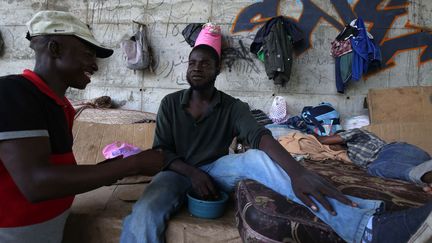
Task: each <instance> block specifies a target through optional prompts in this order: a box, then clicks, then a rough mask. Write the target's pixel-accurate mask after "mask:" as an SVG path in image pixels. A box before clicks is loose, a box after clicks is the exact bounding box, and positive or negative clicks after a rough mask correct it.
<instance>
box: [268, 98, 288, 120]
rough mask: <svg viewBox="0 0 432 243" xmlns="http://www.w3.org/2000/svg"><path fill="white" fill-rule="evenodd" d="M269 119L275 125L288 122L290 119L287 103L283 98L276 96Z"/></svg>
mask: <svg viewBox="0 0 432 243" xmlns="http://www.w3.org/2000/svg"><path fill="white" fill-rule="evenodd" d="M269 118H270V119H271V120H272V121H273V123H275V124H282V123H284V122H286V121H287V120H288V118H289V115H288V109H287V102H286V101H285V98H284V97H282V96H276V97H275V98H274V100H273V103H272V106H271V108H270V114H269Z"/></svg>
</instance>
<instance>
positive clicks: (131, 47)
mask: <svg viewBox="0 0 432 243" xmlns="http://www.w3.org/2000/svg"><path fill="white" fill-rule="evenodd" d="M120 47H121V49H122V50H123V53H124V55H125V56H126V61H127V67H128V68H129V69H133V70H144V69H147V68H151V63H152V62H151V55H150V48H149V45H148V41H147V33H146V27H145V26H144V25H140V28H139V30H138V31H137V32H136V33H135V35H134V36H132V37H131V38H130V39H129V40H125V41H122V42H121V43H120Z"/></svg>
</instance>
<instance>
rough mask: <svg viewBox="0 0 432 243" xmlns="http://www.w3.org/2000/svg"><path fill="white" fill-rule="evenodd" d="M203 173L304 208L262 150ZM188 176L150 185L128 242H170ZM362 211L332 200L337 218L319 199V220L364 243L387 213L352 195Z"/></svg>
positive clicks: (131, 220) (166, 176)
mask: <svg viewBox="0 0 432 243" xmlns="http://www.w3.org/2000/svg"><path fill="white" fill-rule="evenodd" d="M201 169H202V170H203V171H205V172H207V173H208V174H209V175H210V176H211V177H212V178H213V179H214V181H215V183H217V185H218V186H219V188H221V189H222V190H224V191H227V192H230V191H233V190H234V188H235V185H236V184H237V182H238V181H239V180H242V179H253V180H256V181H258V182H260V183H262V184H264V185H265V186H267V187H269V188H272V189H273V190H275V191H276V192H278V193H280V194H282V195H284V196H286V197H287V198H289V199H290V200H292V201H294V202H297V203H300V204H302V205H304V204H303V203H302V202H301V201H300V200H299V199H298V198H297V196H296V195H295V194H294V192H293V189H292V187H291V180H290V177H289V176H288V175H287V174H286V172H285V171H284V170H283V169H282V168H281V167H280V166H279V165H278V164H277V163H275V162H274V161H273V160H272V159H271V158H270V157H268V156H267V154H265V153H264V152H262V151H260V150H255V149H250V150H248V151H247V152H245V153H242V154H230V155H226V156H223V157H221V158H219V159H218V160H216V161H215V162H213V163H211V164H208V165H204V166H202V167H201ZM190 187H191V182H190V180H189V179H188V178H186V177H184V176H182V175H180V174H178V173H175V172H172V171H163V172H160V173H159V174H157V175H156V176H155V177H154V178H153V180H152V182H151V183H150V184H149V185H148V186H147V188H146V190H145V191H144V193H143V195H142V196H141V198H140V199H139V200H138V201H137V202H136V204H135V205H134V207H133V211H132V213H131V214H130V215H129V216H127V217H126V218H125V220H124V222H123V231H122V235H121V239H120V241H121V242H122V243H135V242H148V243H157V242H164V240H165V228H166V223H167V221H168V220H169V218H170V216H171V215H172V214H173V213H174V212H176V211H177V210H178V209H179V208H180V206H181V205H182V203H183V202H184V200H185V195H186V192H187V191H188V190H189V189H190ZM349 198H350V199H351V200H353V201H354V202H356V203H357V204H358V205H359V206H358V207H351V206H348V205H345V204H343V203H340V202H339V201H337V200H335V199H332V198H328V199H329V202H330V204H331V205H332V206H333V208H334V209H335V210H336V212H337V215H336V216H332V215H331V214H330V213H329V212H327V210H325V209H324V208H323V207H322V205H321V204H319V203H318V202H317V201H315V202H316V203H317V205H318V206H319V209H320V210H319V211H318V212H313V211H312V212H313V213H314V214H315V215H317V217H319V218H320V219H321V220H323V221H324V222H325V223H327V224H328V225H330V226H331V227H332V228H333V230H334V231H335V232H336V233H337V234H338V235H339V236H340V237H342V238H343V239H344V240H346V241H348V242H360V240H361V237H362V235H363V232H364V229H365V227H366V224H367V222H368V220H369V218H370V217H371V216H372V215H373V214H375V213H376V212H377V210H378V209H381V207H382V202H381V201H377V200H366V199H360V198H355V197H349Z"/></svg>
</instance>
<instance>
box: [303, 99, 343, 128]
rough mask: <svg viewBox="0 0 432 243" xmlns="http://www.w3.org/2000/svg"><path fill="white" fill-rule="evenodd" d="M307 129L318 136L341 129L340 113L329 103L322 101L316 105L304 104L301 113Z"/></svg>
mask: <svg viewBox="0 0 432 243" xmlns="http://www.w3.org/2000/svg"><path fill="white" fill-rule="evenodd" d="M301 117H302V119H303V120H304V121H305V123H306V125H307V131H308V132H310V133H312V132H313V133H315V134H318V135H319V136H330V135H333V134H335V133H336V132H338V131H340V130H342V126H341V125H340V115H339V112H338V111H336V110H335V109H334V108H333V106H332V105H331V104H330V103H326V102H322V103H320V104H319V105H317V106H314V107H312V106H305V107H304V108H303V110H302V113H301Z"/></svg>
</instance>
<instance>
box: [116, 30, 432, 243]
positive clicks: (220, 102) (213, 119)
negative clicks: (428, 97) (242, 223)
mask: <svg viewBox="0 0 432 243" xmlns="http://www.w3.org/2000/svg"><path fill="white" fill-rule="evenodd" d="M218 33H220V29H218V28H217V27H216V26H213V25H206V26H205V28H204V29H203V30H202V31H201V32H200V34H199V37H198V38H197V40H196V44H195V47H194V48H193V49H192V51H191V53H190V54H189V64H188V69H187V75H186V77H187V80H188V82H189V84H190V86H191V87H190V89H187V90H181V91H178V92H175V93H172V94H169V95H167V96H166V97H165V98H164V99H163V100H162V102H161V105H160V108H159V112H158V115H157V123H156V133H155V140H154V145H153V147H154V148H160V149H162V150H163V151H164V154H165V157H166V159H165V163H166V164H165V167H164V171H162V172H160V173H158V174H157V175H156V176H155V177H154V178H153V180H152V182H151V183H150V184H149V185H148V186H147V188H146V190H145V191H144V194H143V195H142V196H141V198H140V199H139V200H138V201H137V202H136V204H135V205H134V207H133V211H132V213H131V214H130V215H129V216H127V217H126V218H125V220H124V223H123V232H122V235H121V242H123V243H132V242H148V243H158V242H164V240H165V238H164V233H165V228H166V223H167V220H168V219H169V218H170V216H171V215H172V214H173V213H175V212H176V211H177V210H178V209H179V208H180V206H181V205H182V203H183V202H184V200H185V195H186V193H187V191H188V190H191V189H193V190H194V192H195V193H197V194H199V195H200V196H201V197H204V198H212V197H216V196H217V192H218V189H217V188H219V189H222V190H224V191H232V190H233V189H234V187H235V185H236V183H237V182H238V181H239V180H242V179H246V178H249V179H253V180H256V181H258V182H260V183H262V184H264V185H266V186H267V187H269V188H272V189H273V190H275V191H276V192H278V193H280V194H282V195H284V196H286V197H287V198H289V199H290V200H292V201H294V202H297V203H300V204H302V205H306V206H307V207H309V208H310V209H311V210H312V211H313V212H314V213H315V214H316V215H317V216H318V217H319V218H321V219H322V220H323V221H324V222H326V223H327V224H329V225H330V226H331V227H332V228H333V229H334V230H335V231H336V233H338V234H339V235H340V236H341V237H342V238H343V239H345V240H346V241H348V242H361V240H362V237H363V235H365V234H364V233H365V231H366V225H367V224H368V222H369V223H370V225H372V226H370V227H368V228H372V230H373V238H372V240H375V241H377V240H379V239H380V238H379V237H385V238H386V239H387V242H398V241H403V240H406V239H408V238H409V236H410V235H411V234H413V233H414V232H415V230H416V229H417V228H418V227H419V225H420V224H421V223H422V222H423V221H424V220H425V218H426V217H427V216H428V214H429V212H430V211H431V209H432V203H431V204H428V205H426V206H424V207H421V208H418V209H414V210H411V211H401V212H398V213H397V214H396V213H395V214H393V215H392V217H387V216H388V214H383V215H380V216H378V215H376V216H373V215H374V214H375V213H376V212H377V210H378V209H380V207H381V204H382V202H381V201H375V200H365V199H360V198H354V197H350V199H351V200H353V201H354V202H352V201H351V200H349V199H347V197H345V196H344V195H343V194H341V193H340V192H339V191H338V190H336V189H335V188H334V187H333V186H332V185H331V184H330V183H329V182H328V181H326V180H324V179H323V178H321V177H319V176H318V175H316V174H314V173H312V172H310V171H308V170H307V169H305V168H304V167H302V166H301V165H300V164H299V163H297V162H296V161H295V160H294V159H293V158H292V157H291V155H290V154H289V153H288V152H287V151H286V150H284V148H283V147H282V146H281V145H280V144H279V143H278V142H277V141H276V140H274V139H273V137H272V136H271V134H270V132H269V131H268V130H267V129H265V128H263V127H262V126H260V125H258V124H257V122H256V121H255V119H254V118H253V116H252V114H251V112H250V111H249V108H248V106H247V105H246V104H245V103H243V102H241V101H240V100H238V99H235V98H233V97H231V96H229V95H227V94H225V93H223V92H221V91H219V90H217V89H216V88H215V87H214V84H215V80H216V77H217V76H218V74H219V64H220V50H221V45H220V44H221V42H220V34H218ZM236 136H237V137H239V138H240V139H242V141H247V142H248V143H249V144H250V145H251V146H252V148H253V149H250V150H248V151H247V152H245V153H243V154H230V155H228V148H229V145H230V143H231V141H232V140H233V138H234V137H236ZM408 219H409V220H408ZM400 220H403V221H404V222H405V223H400ZM372 223H373V224H372ZM407 225H408V228H407V227H406V226H407Z"/></svg>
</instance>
